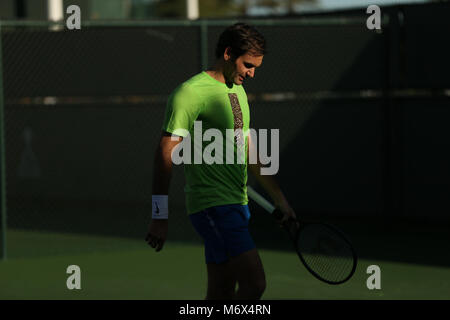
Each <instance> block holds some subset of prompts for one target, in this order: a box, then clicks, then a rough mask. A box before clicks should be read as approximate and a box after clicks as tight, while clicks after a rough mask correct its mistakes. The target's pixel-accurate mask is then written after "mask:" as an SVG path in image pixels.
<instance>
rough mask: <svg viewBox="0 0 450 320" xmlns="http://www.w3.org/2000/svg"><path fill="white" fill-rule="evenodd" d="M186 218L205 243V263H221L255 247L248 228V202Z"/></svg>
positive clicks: (210, 209) (214, 208)
mask: <svg viewBox="0 0 450 320" xmlns="http://www.w3.org/2000/svg"><path fill="white" fill-rule="evenodd" d="M189 218H190V219H191V222H192V225H193V226H194V228H195V230H196V231H197V233H198V234H199V235H200V236H201V237H202V238H203V241H204V243H205V259H206V263H217V264H218V263H224V262H226V261H227V260H228V259H229V258H230V257H235V256H237V255H239V254H241V253H244V252H246V251H249V250H252V249H253V248H255V244H254V242H253V239H252V237H251V236H250V232H249V231H248V221H249V219H250V211H249V210H248V206H247V205H240V204H231V205H223V206H216V207H211V208H207V209H205V210H202V211H200V212H197V213H193V214H191V215H189Z"/></svg>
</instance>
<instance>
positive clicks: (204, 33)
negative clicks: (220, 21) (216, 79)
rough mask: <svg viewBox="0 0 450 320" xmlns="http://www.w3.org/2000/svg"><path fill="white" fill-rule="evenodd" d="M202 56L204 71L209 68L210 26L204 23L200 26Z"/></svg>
mask: <svg viewBox="0 0 450 320" xmlns="http://www.w3.org/2000/svg"><path fill="white" fill-rule="evenodd" d="M200 56H201V66H202V70H203V71H204V70H206V69H207V68H208V24H207V22H206V21H202V22H201V24H200Z"/></svg>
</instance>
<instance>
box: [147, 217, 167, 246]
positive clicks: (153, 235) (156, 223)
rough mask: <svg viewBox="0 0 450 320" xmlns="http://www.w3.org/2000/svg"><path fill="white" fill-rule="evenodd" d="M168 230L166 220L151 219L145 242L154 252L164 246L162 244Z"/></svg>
mask: <svg viewBox="0 0 450 320" xmlns="http://www.w3.org/2000/svg"><path fill="white" fill-rule="evenodd" d="M168 230H169V220H168V219H160V220H158V219H152V221H151V222H150V225H149V227H148V232H147V236H146V237H145V241H146V242H147V243H148V244H149V245H150V246H151V247H152V248H155V249H156V252H159V251H161V249H162V248H163V246H164V242H165V241H166V239H167V232H168Z"/></svg>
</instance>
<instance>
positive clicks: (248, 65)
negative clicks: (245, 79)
mask: <svg viewBox="0 0 450 320" xmlns="http://www.w3.org/2000/svg"><path fill="white" fill-rule="evenodd" d="M244 66H245V67H246V68H249V69H250V68H253V66H252V65H251V64H248V63H244Z"/></svg>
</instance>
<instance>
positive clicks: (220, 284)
mask: <svg viewBox="0 0 450 320" xmlns="http://www.w3.org/2000/svg"><path fill="white" fill-rule="evenodd" d="M207 270H208V291H207V295H206V299H207V300H215V299H217V300H220V299H252V300H253V299H260V298H261V296H262V294H263V292H264V290H265V288H266V278H265V274H264V268H263V265H262V262H261V259H260V257H259V254H258V251H257V250H256V249H252V250H250V251H247V252H244V253H242V254H240V255H238V256H236V257H233V258H231V259H230V260H229V261H227V262H226V263H223V264H207ZM236 282H237V283H238V284H239V289H238V291H237V292H236V293H235V288H236Z"/></svg>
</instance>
